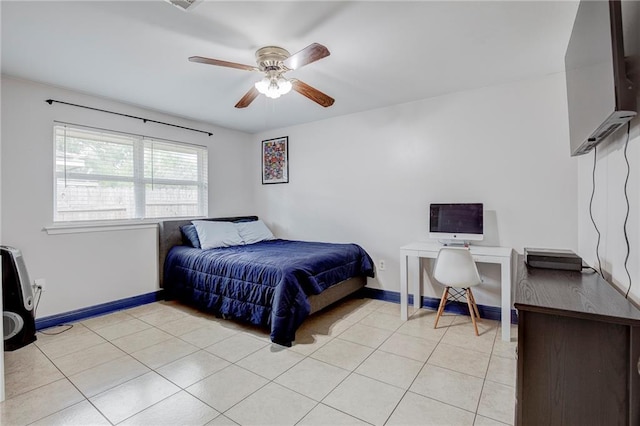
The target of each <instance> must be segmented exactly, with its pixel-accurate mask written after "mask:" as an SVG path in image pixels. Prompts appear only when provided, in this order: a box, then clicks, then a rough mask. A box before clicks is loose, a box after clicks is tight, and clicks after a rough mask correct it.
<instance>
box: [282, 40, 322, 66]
mask: <svg viewBox="0 0 640 426" xmlns="http://www.w3.org/2000/svg"><path fill="white" fill-rule="evenodd" d="M330 54H331V53H330V52H329V49H327V48H326V47H324V46H323V45H321V44H318V43H312V44H310V45H309V46H307V47H305V48H304V49H302V50H301V51H299V52H296V53H294V54H293V55H291V56H289V57H288V58H287V59H285V60H284V66H285V67H287V68H289V69H290V70H297V69H298V68H300V67H303V66H305V65H308V64H310V63H312V62H315V61H317V60H319V59H322V58H324V57H326V56H329V55H330Z"/></svg>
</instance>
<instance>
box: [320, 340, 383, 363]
mask: <svg viewBox="0 0 640 426" xmlns="http://www.w3.org/2000/svg"><path fill="white" fill-rule="evenodd" d="M372 352H373V349H372V348H370V347H368V346H363V345H359V344H357V343H353V342H348V341H346V340H342V339H333V340H332V341H330V342H329V343H327V344H326V345H324V346H323V347H321V348H320V349H318V350H317V351H315V352H314V353H312V354H311V355H310V356H311V357H312V358H315V359H317V360H320V361H324V362H327V363H329V364H331V365H335V366H336V367H340V368H344V369H345V370H349V371H353V370H355V369H356V368H357V367H358V365H360V363H362V361H364V360H365V358H367V357H368V356H369V355H370V354H371V353H372Z"/></svg>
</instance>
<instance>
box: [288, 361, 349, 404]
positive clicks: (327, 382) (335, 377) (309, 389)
mask: <svg viewBox="0 0 640 426" xmlns="http://www.w3.org/2000/svg"><path fill="white" fill-rule="evenodd" d="M348 375H349V371H347V370H344V369H342V368H339V367H335V366H333V365H330V364H327V363H325V362H322V361H317V360H315V359H313V358H305V359H304V360H302V361H301V362H300V363H298V364H296V365H295V366H293V367H292V368H291V369H289V370H288V371H286V372H285V373H284V374H282V375H281V376H279V377H278V378H277V379H276V380H275V382H276V383H278V384H281V385H283V386H285V387H287V388H289V389H291V390H294V391H296V392H299V393H301V394H303V395H305V396H308V397H309V398H312V399H315V400H316V401H321V400H322V398H324V397H325V396H327V395H328V394H329V392H331V391H332V390H333V389H334V388H335V387H336V386H338V384H340V382H342V381H343V380H344V379H345V378H346V377H347V376H348Z"/></svg>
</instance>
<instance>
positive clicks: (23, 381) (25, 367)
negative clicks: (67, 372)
mask: <svg viewBox="0 0 640 426" xmlns="http://www.w3.org/2000/svg"><path fill="white" fill-rule="evenodd" d="M29 347H30V348H32V349H27V347H23V348H21V349H19V350H17V351H12V352H5V356H6V358H7V359H6V360H5V361H6V364H7V365H6V366H7V368H6V370H5V371H6V373H5V377H4V380H5V398H7V399H9V398H13V397H14V396H16V395H20V394H22V393H25V392H28V391H30V390H33V389H36V388H39V387H40V386H43V385H46V384H49V383H52V382H55V381H58V380H60V379H62V378H64V375H63V374H62V373H60V371H59V370H58V369H57V368H56V367H55V365H53V363H52V362H51V361H49V359H48V358H47V357H46V356H45V355H44V354H43V353H42V352H40V350H39V349H38V347H37V346H35V345H29ZM18 352H20V353H22V354H25V359H24V360H19V359H18V358H17V357H16V355H15V354H16V353H18Z"/></svg>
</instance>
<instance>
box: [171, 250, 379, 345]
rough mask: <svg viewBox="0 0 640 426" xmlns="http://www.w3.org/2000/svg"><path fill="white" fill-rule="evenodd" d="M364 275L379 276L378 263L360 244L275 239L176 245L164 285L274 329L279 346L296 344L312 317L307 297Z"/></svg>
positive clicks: (202, 304)
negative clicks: (297, 334) (206, 246)
mask: <svg viewBox="0 0 640 426" xmlns="http://www.w3.org/2000/svg"><path fill="white" fill-rule="evenodd" d="M362 275H365V276H369V277H373V261H372V260H371V257H369V255H368V254H367V252H365V251H364V250H363V249H362V248H361V247H360V246H358V245H357V244H331V243H318V242H307V241H290V240H271V241H262V242H259V243H255V244H249V245H244V246H234V247H224V248H218V249H211V250H200V249H195V248H192V247H186V246H176V247H173V248H172V249H171V251H169V254H168V255H167V259H166V261H165V269H164V286H165V290H166V291H168V293H169V295H171V296H173V297H177V298H179V299H182V300H186V301H190V302H195V304H196V305H197V306H199V307H200V308H203V309H206V310H208V311H211V312H214V313H216V314H222V315H225V316H229V317H233V318H238V319H242V320H246V321H249V322H251V323H252V324H255V325H260V326H264V327H270V328H271V340H272V341H273V342H275V343H278V344H281V345H285V346H291V342H292V341H293V340H294V339H295V331H296V329H297V328H298V327H299V326H300V324H301V323H302V321H303V320H304V319H305V318H306V317H307V316H308V315H309V311H310V306H309V302H308V300H307V297H306V295H311V294H319V293H320V292H322V291H323V290H325V289H326V288H328V287H330V286H332V285H334V284H337V283H339V282H340V281H343V280H346V279H348V278H352V277H355V276H362Z"/></svg>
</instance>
